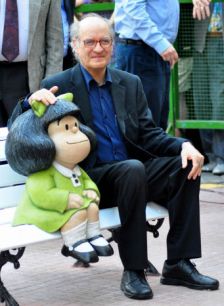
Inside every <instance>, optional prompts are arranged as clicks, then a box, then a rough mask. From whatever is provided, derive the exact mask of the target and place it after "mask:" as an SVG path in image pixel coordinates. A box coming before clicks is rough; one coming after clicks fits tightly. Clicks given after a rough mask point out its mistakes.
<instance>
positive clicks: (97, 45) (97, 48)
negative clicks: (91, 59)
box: [93, 41, 103, 51]
mask: <svg viewBox="0 0 224 306" xmlns="http://www.w3.org/2000/svg"><path fill="white" fill-rule="evenodd" d="M93 50H94V51H102V50H103V48H102V47H101V44H100V42H99V41H97V42H96V45H95V47H94V49H93Z"/></svg>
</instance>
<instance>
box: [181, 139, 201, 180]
mask: <svg viewBox="0 0 224 306" xmlns="http://www.w3.org/2000/svg"><path fill="white" fill-rule="evenodd" d="M181 158H182V168H186V167H187V164H188V161H189V160H191V161H192V169H191V171H190V173H189V174H188V179H189V180H190V179H193V180H195V179H196V178H197V177H198V176H200V175H201V169H202V167H203V165H204V156H203V155H202V154H201V153H200V152H199V151H198V150H197V149H196V148H195V147H194V146H193V145H192V144H191V143H190V142H184V143H183V144H182V151H181Z"/></svg>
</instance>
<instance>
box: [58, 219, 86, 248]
mask: <svg viewBox="0 0 224 306" xmlns="http://www.w3.org/2000/svg"><path fill="white" fill-rule="evenodd" d="M86 225H87V221H84V222H83V223H80V224H79V225H77V226H75V227H73V228H72V229H70V230H68V231H66V232H61V235H62V238H63V240H64V243H65V245H66V246H67V247H69V246H72V245H73V244H74V243H76V242H77V241H79V240H82V239H86Z"/></svg>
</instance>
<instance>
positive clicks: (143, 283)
mask: <svg viewBox="0 0 224 306" xmlns="http://www.w3.org/2000/svg"><path fill="white" fill-rule="evenodd" d="M121 290H122V291H123V292H124V295H126V296H127V297H129V298H131V299H136V300H147V299H152V297H153V292H152V289H151V288H150V286H149V284H148V282H147V280H146V278H145V275H144V271H142V272H139V271H134V270H125V271H124V272H123V275H122V279H121Z"/></svg>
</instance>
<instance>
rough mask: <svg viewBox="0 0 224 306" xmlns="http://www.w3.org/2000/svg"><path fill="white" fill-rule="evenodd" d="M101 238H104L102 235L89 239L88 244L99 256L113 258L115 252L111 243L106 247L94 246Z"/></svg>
mask: <svg viewBox="0 0 224 306" xmlns="http://www.w3.org/2000/svg"><path fill="white" fill-rule="evenodd" d="M100 237H102V238H104V237H103V236H102V235H97V236H94V237H92V238H90V239H88V242H89V243H90V244H91V246H92V247H93V248H94V250H95V251H96V253H97V255H98V256H111V255H113V254H114V250H113V248H112V246H111V245H110V244H109V243H108V244H107V245H105V246H99V245H95V244H93V241H94V240H96V239H98V238H100Z"/></svg>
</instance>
